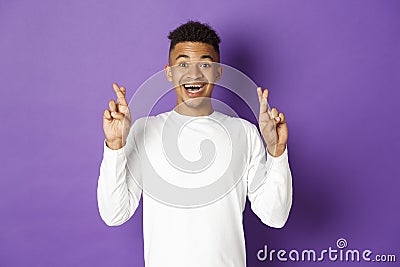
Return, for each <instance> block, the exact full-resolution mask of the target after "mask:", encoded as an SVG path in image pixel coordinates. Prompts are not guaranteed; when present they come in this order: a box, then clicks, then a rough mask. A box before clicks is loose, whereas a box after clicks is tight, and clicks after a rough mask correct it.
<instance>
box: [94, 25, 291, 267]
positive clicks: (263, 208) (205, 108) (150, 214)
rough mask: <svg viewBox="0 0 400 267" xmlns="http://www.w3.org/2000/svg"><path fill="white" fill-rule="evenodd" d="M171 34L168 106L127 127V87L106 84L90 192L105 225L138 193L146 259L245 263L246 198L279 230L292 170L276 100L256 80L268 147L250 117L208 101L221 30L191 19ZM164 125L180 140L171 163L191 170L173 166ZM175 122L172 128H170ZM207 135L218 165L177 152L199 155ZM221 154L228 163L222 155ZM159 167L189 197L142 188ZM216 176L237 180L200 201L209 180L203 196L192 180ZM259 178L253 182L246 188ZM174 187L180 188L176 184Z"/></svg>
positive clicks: (155, 264) (236, 266)
mask: <svg viewBox="0 0 400 267" xmlns="http://www.w3.org/2000/svg"><path fill="white" fill-rule="evenodd" d="M169 39H170V40H171V45H170V53H169V64H168V65H166V67H165V73H166V76H167V79H168V80H169V81H171V82H173V84H174V90H175V93H176V106H175V108H174V109H173V110H171V111H169V112H165V113H162V114H159V115H157V116H149V117H148V118H141V119H138V120H136V121H135V122H134V123H133V125H132V126H131V120H132V119H131V114H130V110H129V108H128V103H127V101H126V99H125V94H126V89H125V88H124V87H119V86H118V85H117V84H113V88H114V91H115V93H116V95H117V98H118V102H117V103H116V102H114V100H111V101H110V102H109V109H107V110H105V111H104V118H103V128H104V133H105V136H106V139H105V142H104V157H103V161H102V163H101V167H100V176H99V180H98V191H97V192H98V206H99V211H100V215H101V217H102V219H103V220H104V221H105V223H106V224H107V225H109V226H116V225H121V224H123V223H124V222H126V221H127V220H128V219H129V218H130V217H131V216H132V215H133V214H134V212H135V210H136V208H137V206H138V204H139V201H140V198H141V195H143V234H144V254H145V255H144V257H145V264H146V266H147V267H169V266H171V267H172V266H173V267H181V266H182V267H183V266H185V267H188V266H190V267H196V266H199V267H200V266H201V267H205V266H207V267H213V266H215V267H244V266H246V251H245V238H244V232H243V225H242V213H243V210H244V208H245V202H246V196H248V197H249V200H250V202H251V209H252V210H253V211H254V213H255V214H256V215H257V216H258V217H259V218H260V219H261V221H262V222H263V223H265V224H266V225H269V226H271V227H276V228H281V227H283V225H284V224H285V222H286V220H287V218H288V215H289V211H290V208H291V204H292V177H291V173H290V169H289V164H288V155H287V150H286V143H287V138H288V128H287V124H286V120H285V117H284V115H283V113H278V111H277V109H276V108H273V109H272V110H271V111H269V110H268V105H267V97H268V90H262V89H261V88H254V90H257V93H258V97H259V103H260V113H259V129H260V131H261V134H262V136H263V138H264V140H265V142H266V144H267V148H265V147H264V144H263V142H262V139H261V136H260V134H259V132H258V130H257V128H256V127H255V126H254V125H253V124H251V123H250V122H247V121H246V120H243V119H240V118H234V117H230V116H227V115H225V114H223V113H220V112H217V111H215V110H214V109H213V106H212V102H211V96H212V90H213V85H214V82H215V81H217V80H218V79H219V77H221V75H222V68H221V67H220V66H219V65H218V63H219V61H220V57H219V43H220V38H219V36H218V35H217V34H216V32H215V31H214V30H213V29H211V28H210V27H209V26H208V25H206V24H202V23H199V22H193V21H189V22H188V23H186V24H183V25H181V26H179V27H178V28H177V29H175V30H174V31H172V32H171V33H170V35H169ZM166 128H168V129H172V131H170V132H169V133H170V135H174V136H169V137H170V138H171V139H170V140H175V141H176V142H177V143H179V149H178V150H176V151H175V152H173V153H170V157H173V160H172V161H174V160H175V163H176V164H178V165H179V164H180V162H181V163H182V164H181V165H182V166H185V168H186V169H187V170H188V169H189V171H187V170H186V171H185V170H183V171H182V172H178V171H177V167H176V166H174V164H171V161H169V162H168V159H166V157H167V156H168V153H166V152H165V151H164V150H165V149H164V147H167V146H169V145H170V142H166V141H165V140H166V139H165V136H163V131H165V129H166ZM176 129H177V130H176ZM173 130H176V134H171V133H174V131H173ZM178 130H179V133H178ZM127 133H129V134H127ZM227 133H228V138H226V137H227ZM167 138H168V135H167ZM210 138H211V139H213V138H214V139H213V142H214V146H206V148H204V147H201V148H200V149H201V156H202V157H206V156H207V155H208V154H207V153H211V152H210V151H213V152H215V151H218V153H217V154H216V156H215V157H214V159H213V160H214V163H215V164H211V165H212V166H211V167H210V168H208V169H201V171H198V170H199V168H198V167H199V166H201V165H202V164H203V163H204V162H203V163H202V161H201V159H200V160H196V156H194V157H192V161H188V162H186V161H185V160H186V159H185V157H184V156H182V155H186V156H189V157H190V156H191V155H192V154H194V153H196V151H197V153H196V154H197V156H198V150H196V149H197V147H199V146H198V144H199V142H200V141H199V140H204V139H210ZM228 139H229V140H228ZM177 146H178V145H177ZM229 147H231V148H232V149H231V150H229ZM218 149H220V150H222V152H221V151H220V150H218ZM180 153H181V154H180ZM178 154H179V155H178ZM171 155H172V156H171ZM175 156H176V157H175ZM227 157H229V162H227V161H225V163H224V159H226V158H227ZM267 162H268V163H269V164H267ZM193 163H196V164H197V165H196V166H195V165H193ZM176 164H175V165H176ZM203 165H204V164H203ZM182 166H181V167H182ZM203 167H204V166H203ZM160 173H161V174H165V176H166V177H168V179H169V180H168V181H169V182H170V183H174V182H176V184H179V182H180V183H181V184H184V185H185V187H186V188H189V189H188V190H189V191H190V190H191V191H190V194H182V195H181V196H180V197H181V198H180V200H183V201H186V203H190V205H186V206H184V207H182V205H181V206H179V205H177V204H176V203H172V201H165V199H164V200H162V199H161V200H160V199H157V197H154V195H152V194H151V193H148V192H150V190H146V186H145V185H146V183H147V184H150V182H151V181H154V179H153V178H154V177H155V176H157V175H159V174H160ZM182 173H183V174H182ZM202 174H204V175H203V176H202ZM220 176H221V177H222V176H223V177H224V179H225V181H228V182H227V183H229V182H232V181H234V186H233V187H225V189H226V190H225V191H226V193H225V194H223V195H219V196H214V198H213V199H212V201H208V202H207V201H200V202H199V201H197V200H199V199H200V198H201V197H203V195H207V194H211V191H212V189H211V188H212V187H205V188H210V192H206V193H205V194H199V192H201V191H196V187H200V186H199V185H200V184H201V185H204V180H207V181H208V184H207V183H206V186H207V185H210V184H211V185H212V184H213V183H212V182H218V181H216V179H215V178H218V177H220ZM238 178H239V179H238ZM152 179H153V180H152ZM256 180H257V181H259V182H258V184H257V186H256V187H254V188H251V185H252V183H254V181H256ZM138 181H139V182H138ZM149 181H150V182H149ZM177 181H178V182H177ZM202 182H203V183H202ZM161 185H167V184H162V183H161V184H160V186H158V187H156V189H159V191H160V192H161V193H164V195H167V194H165V192H170V191H168V190H167V189H164V188H159V187H162V186H161ZM149 188H150V187H149ZM222 188H224V187H223V186H222ZM153 189H154V187H153ZM153 192H155V191H153ZM176 192H177V193H176V195H177V196H178V195H179V193H180V191H178V190H177V191H176ZM142 193H143V194H142ZM170 195H175V194H172V193H171V194H170ZM171 199H172V198H171ZM203 200H204V199H203ZM208 200H210V199H208ZM196 201H197V202H196ZM167 202H169V203H167ZM173 204H175V205H173Z"/></svg>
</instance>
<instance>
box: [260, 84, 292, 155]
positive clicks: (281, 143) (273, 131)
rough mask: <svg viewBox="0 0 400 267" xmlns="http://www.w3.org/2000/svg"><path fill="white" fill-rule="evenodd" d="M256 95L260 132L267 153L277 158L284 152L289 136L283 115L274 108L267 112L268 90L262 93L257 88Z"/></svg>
mask: <svg viewBox="0 0 400 267" xmlns="http://www.w3.org/2000/svg"><path fill="white" fill-rule="evenodd" d="M257 94H258V101H259V102H260V115H259V119H258V125H259V128H260V131H261V134H262V136H263V138H264V140H265V143H267V149H268V152H269V153H270V154H271V155H272V156H274V157H278V156H280V155H282V153H283V152H284V151H285V148H286V143H287V140H288V135H289V132H288V127H287V124H286V119H285V115H284V114H283V113H282V112H281V113H278V110H277V109H276V108H273V109H271V110H268V89H265V90H264V91H262V89H261V87H257Z"/></svg>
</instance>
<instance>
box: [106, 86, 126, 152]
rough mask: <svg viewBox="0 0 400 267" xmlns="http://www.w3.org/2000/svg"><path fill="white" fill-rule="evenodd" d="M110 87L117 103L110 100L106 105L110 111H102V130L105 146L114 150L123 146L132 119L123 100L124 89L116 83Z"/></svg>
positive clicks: (124, 99)
mask: <svg viewBox="0 0 400 267" xmlns="http://www.w3.org/2000/svg"><path fill="white" fill-rule="evenodd" d="M112 86H113V88H114V91H115V94H116V95H117V99H118V102H117V103H115V101H114V100H110V101H109V103H108V106H109V108H110V109H106V110H104V115H103V130H104V134H105V136H106V144H107V146H108V147H109V148H111V149H114V150H115V149H120V148H122V147H123V146H124V145H125V142H126V137H127V136H128V133H129V129H130V126H131V121H132V118H131V113H130V111H129V107H128V103H127V102H126V98H125V96H126V89H125V87H123V86H121V87H119V86H118V84H116V83H113V85H112Z"/></svg>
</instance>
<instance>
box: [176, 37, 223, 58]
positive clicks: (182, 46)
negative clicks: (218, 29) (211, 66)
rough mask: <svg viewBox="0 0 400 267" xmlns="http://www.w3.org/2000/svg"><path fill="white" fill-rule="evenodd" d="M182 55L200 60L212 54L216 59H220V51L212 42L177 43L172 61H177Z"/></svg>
mask: <svg viewBox="0 0 400 267" xmlns="http://www.w3.org/2000/svg"><path fill="white" fill-rule="evenodd" d="M180 55H185V56H187V58H188V59H191V60H200V59H202V57H203V56H206V55H208V56H211V57H212V58H213V60H214V61H219V57H218V53H217V52H216V51H215V49H214V47H213V46H212V45H210V44H206V43H200V42H181V43H177V44H176V45H175V47H174V48H173V49H172V50H171V53H170V61H171V62H175V61H176V58H177V57H179V56H180Z"/></svg>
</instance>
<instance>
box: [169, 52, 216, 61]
mask: <svg viewBox="0 0 400 267" xmlns="http://www.w3.org/2000/svg"><path fill="white" fill-rule="evenodd" d="M178 58H189V56H188V55H184V54H180V55H178V56H177V57H176V59H175V60H178ZM200 58H201V59H205V58H208V59H211V60H212V61H214V59H213V57H212V56H210V55H202V56H201V57H200Z"/></svg>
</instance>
